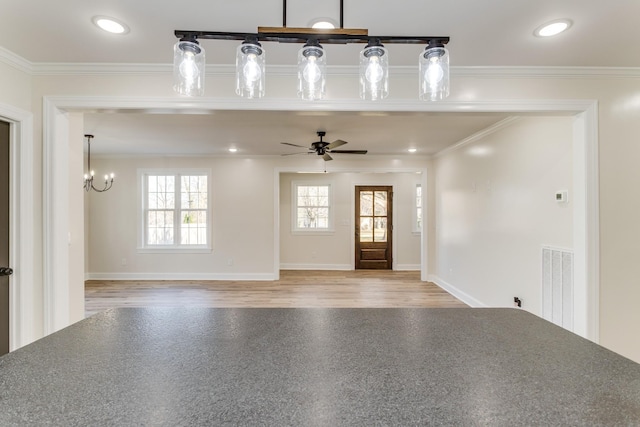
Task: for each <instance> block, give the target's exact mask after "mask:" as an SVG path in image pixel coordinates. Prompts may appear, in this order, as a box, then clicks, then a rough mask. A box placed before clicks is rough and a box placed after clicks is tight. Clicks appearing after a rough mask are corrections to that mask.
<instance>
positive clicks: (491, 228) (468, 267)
mask: <svg viewBox="0 0 640 427" xmlns="http://www.w3.org/2000/svg"><path fill="white" fill-rule="evenodd" d="M434 163H435V224H434V226H435V227H434V228H435V239H436V247H435V254H436V255H435V257H436V268H435V271H434V275H435V276H436V277H434V279H435V281H436V282H437V283H440V284H443V285H444V286H445V287H449V288H453V289H455V290H456V293H459V294H460V295H461V296H463V297H464V296H465V295H467V296H471V297H472V299H471V301H470V302H472V303H474V304H475V305H484V306H491V307H496V306H512V305H513V298H514V297H516V296H517V297H519V298H520V299H521V300H522V303H523V308H524V309H526V310H528V311H531V312H532V313H534V314H537V315H541V301H542V292H541V289H542V287H541V283H542V282H541V280H542V279H541V278H542V271H541V266H542V252H541V251H542V246H543V245H550V246H554V247H561V248H567V249H572V247H573V239H572V234H573V204H572V203H571V194H572V119H571V118H567V117H551V118H520V119H518V120H517V121H515V122H512V123H510V124H508V125H507V127H505V128H502V129H499V130H497V131H496V132H495V133H492V134H490V135H488V136H485V137H483V138H481V139H479V140H476V141H474V142H472V143H470V144H467V145H464V146H462V147H459V148H458V149H456V150H454V151H451V152H447V153H446V154H443V155H442V156H439V157H437V158H436V159H435V161H434ZM558 190H567V191H568V192H569V202H568V203H563V204H559V203H557V202H556V201H555V193H556V191H558ZM474 300H475V301H474Z"/></svg>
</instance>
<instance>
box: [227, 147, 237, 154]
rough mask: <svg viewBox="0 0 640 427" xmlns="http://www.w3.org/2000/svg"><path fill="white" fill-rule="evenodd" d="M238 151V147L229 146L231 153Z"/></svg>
mask: <svg viewBox="0 0 640 427" xmlns="http://www.w3.org/2000/svg"><path fill="white" fill-rule="evenodd" d="M237 151H238V149H237V148H229V152H230V153H236V152H237Z"/></svg>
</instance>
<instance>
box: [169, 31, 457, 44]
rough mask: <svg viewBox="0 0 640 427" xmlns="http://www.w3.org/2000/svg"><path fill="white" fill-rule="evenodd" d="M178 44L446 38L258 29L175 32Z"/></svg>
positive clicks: (436, 40)
mask: <svg viewBox="0 0 640 427" xmlns="http://www.w3.org/2000/svg"><path fill="white" fill-rule="evenodd" d="M174 34H175V36H176V37H177V38H179V39H181V40H189V41H196V40H198V39H201V40H246V39H247V38H253V39H257V40H258V41H265V42H278V43H306V42H307V41H308V40H309V39H314V40H317V41H318V42H321V43H325V44H347V43H369V41H370V40H372V39H376V40H378V41H379V43H385V44H394V43H396V44H427V45H432V46H433V45H441V46H444V45H445V44H447V43H449V37H440V36H369V35H368V30H365V29H359V28H351V29H350V28H336V29H333V30H320V29H315V28H289V27H259V28H258V32H257V33H236V32H226V31H193V30H175V31H174Z"/></svg>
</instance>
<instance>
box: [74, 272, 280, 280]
mask: <svg viewBox="0 0 640 427" xmlns="http://www.w3.org/2000/svg"><path fill="white" fill-rule="evenodd" d="M85 280H233V281H273V280H276V277H275V276H274V275H273V274H272V273H236V274H234V273H86V274H85Z"/></svg>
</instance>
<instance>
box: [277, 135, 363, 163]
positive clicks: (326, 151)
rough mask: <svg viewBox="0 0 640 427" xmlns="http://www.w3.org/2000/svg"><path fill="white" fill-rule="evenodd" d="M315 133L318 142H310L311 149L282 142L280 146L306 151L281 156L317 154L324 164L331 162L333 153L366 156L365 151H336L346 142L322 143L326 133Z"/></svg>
mask: <svg viewBox="0 0 640 427" xmlns="http://www.w3.org/2000/svg"><path fill="white" fill-rule="evenodd" d="M316 133H317V134H318V137H320V140H319V141H316V142H312V143H311V147H308V148H307V147H305V146H304V145H298V144H292V143H290V142H282V143H281V144H284V145H290V146H291V147H299V148H307V151H303V152H298V153H287V154H283V156H291V155H294V154H317V155H318V156H322V159H323V160H324V161H325V162H328V161H329V160H333V157H331V155H330V153H331V154H334V153H338V154H367V150H336V148H338V147H341V146H343V145H345V144H348V142H347V141H343V140H341V139H336V140H335V141H333V142H327V141H323V140H322V138H324V137H325V135H326V134H327V133H326V132H324V131H318V132H316Z"/></svg>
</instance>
